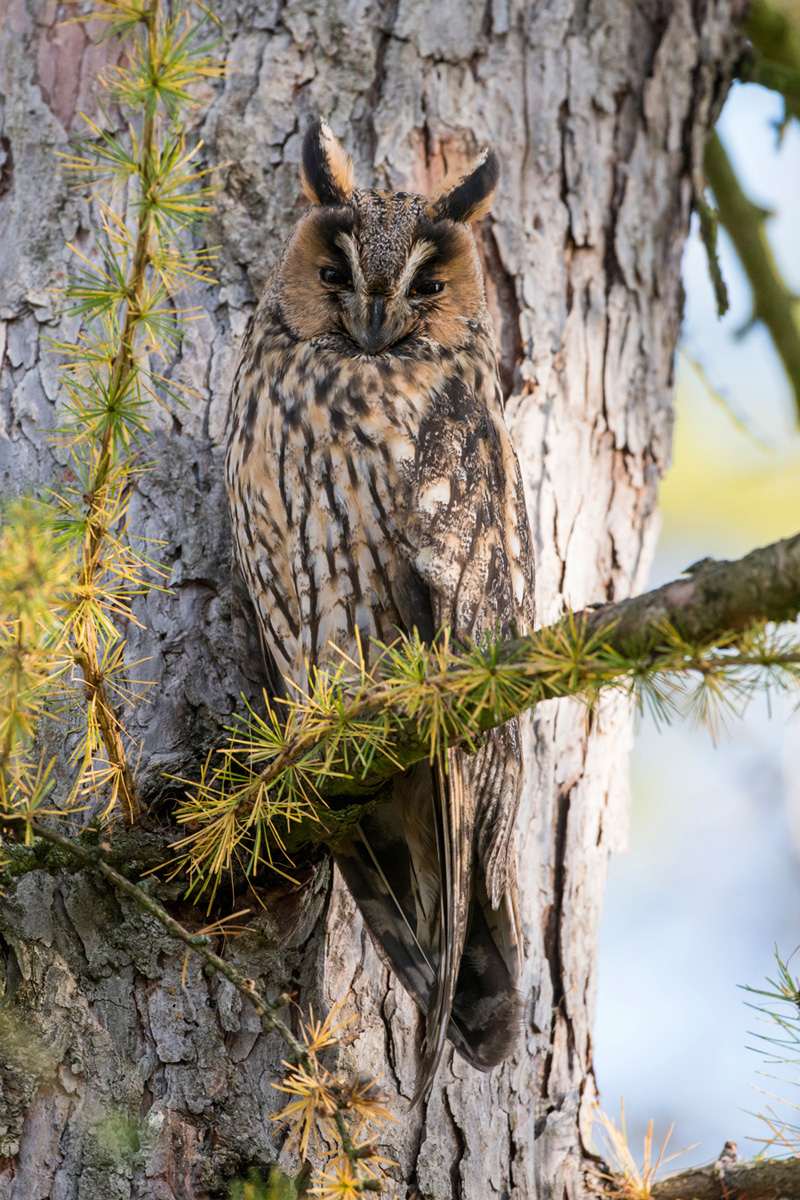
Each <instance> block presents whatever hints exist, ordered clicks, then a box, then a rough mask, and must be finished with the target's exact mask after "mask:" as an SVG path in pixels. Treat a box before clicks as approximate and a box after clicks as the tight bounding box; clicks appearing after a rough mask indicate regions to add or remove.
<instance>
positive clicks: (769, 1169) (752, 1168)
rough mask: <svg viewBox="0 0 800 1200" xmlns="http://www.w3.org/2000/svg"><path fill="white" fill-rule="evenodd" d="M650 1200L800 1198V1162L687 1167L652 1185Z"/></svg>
mask: <svg viewBox="0 0 800 1200" xmlns="http://www.w3.org/2000/svg"><path fill="white" fill-rule="evenodd" d="M650 1194H651V1196H652V1200H687V1197H691V1200H775V1197H779V1196H783V1197H790V1196H800V1158H764V1159H760V1160H757V1161H756V1162H743V1163H737V1162H730V1163H726V1162H724V1161H723V1160H720V1161H719V1162H715V1163H711V1164H710V1165H709V1166H707V1167H690V1168H689V1169H688V1170H686V1171H679V1172H676V1174H675V1175H669V1176H667V1178H666V1179H662V1180H661V1182H660V1183H656V1184H654V1185H653V1190H652V1192H651V1193H650Z"/></svg>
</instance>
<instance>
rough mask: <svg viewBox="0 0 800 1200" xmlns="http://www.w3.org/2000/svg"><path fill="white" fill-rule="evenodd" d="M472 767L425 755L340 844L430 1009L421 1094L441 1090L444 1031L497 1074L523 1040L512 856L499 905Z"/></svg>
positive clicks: (399, 968)
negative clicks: (486, 863)
mask: <svg viewBox="0 0 800 1200" xmlns="http://www.w3.org/2000/svg"><path fill="white" fill-rule="evenodd" d="M465 770H466V764H465V762H464V759H463V758H462V757H461V755H458V759H457V761H456V762H455V763H454V764H448V771H447V772H446V773H445V772H444V770H443V769H442V770H441V771H438V772H437V766H434V767H433V768H431V767H430V766H429V765H428V763H419V764H418V765H417V766H416V767H413V768H412V769H411V770H409V771H406V772H404V774H403V775H399V776H397V777H396V778H395V781H394V797H393V800H392V802H391V803H388V804H382V805H379V806H378V807H376V808H375V809H373V810H372V811H371V812H370V813H368V814H367V815H365V816H364V817H363V818H362V820H361V822H360V824H359V825H358V826H356V827H355V829H353V830H352V831H351V832H350V834H349V836H348V837H347V838H346V839H344V840H343V841H341V842H340V843H339V844H338V845H337V847H336V849H335V851H334V854H335V858H336V861H337V864H338V866H339V869H340V871H341V872H342V875H343V876H344V879H345V882H346V883H347V886H348V888H349V889H350V892H351V893H352V895H353V897H354V899H355V901H356V903H357V904H358V906H359V908H360V909H361V913H362V915H363V917H364V920H365V921H366V924H367V927H368V928H369V931H370V933H371V934H372V937H373V940H374V942H375V944H376V947H377V949H378V953H379V954H380V956H381V958H382V959H383V961H384V962H385V963H386V965H387V966H388V967H389V968H390V969H391V970H392V971H393V972H394V973H395V975H396V976H397V977H398V978H399V979H400V982H401V983H402V984H403V987H404V988H405V989H406V991H407V992H409V993H410V995H411V996H412V997H413V999H414V1000H415V1002H416V1004H417V1005H418V1007H419V1008H420V1009H421V1010H422V1012H423V1013H425V1014H426V1016H427V1020H426V1041H425V1046H424V1050H423V1055H422V1062H421V1064H420V1068H419V1072H418V1077H417V1081H416V1088H415V1100H420V1099H422V1098H424V1096H425V1095H426V1094H427V1092H428V1091H429V1090H430V1087H431V1084H432V1082H433V1077H434V1075H435V1073H436V1068H437V1066H438V1064H439V1061H440V1059H441V1055H442V1051H443V1049H444V1042H445V1036H446V1037H449V1039H450V1041H451V1042H453V1044H454V1045H455V1046H456V1048H457V1049H458V1051H459V1053H460V1054H462V1055H463V1056H464V1058H466V1059H467V1061H468V1062H470V1063H471V1064H472V1065H473V1066H475V1067H477V1068H478V1069H479V1070H482V1071H488V1070H490V1069H491V1067H493V1066H495V1065H496V1064H497V1063H498V1062H501V1061H502V1060H503V1059H504V1058H505V1057H506V1056H507V1055H508V1054H509V1053H510V1051H511V1050H512V1049H513V1046H514V1043H515V1041H516V1039H517V1036H518V1030H519V1024H520V1009H521V1002H520V997H519V992H518V991H517V982H518V979H519V950H518V921H517V918H516V914H515V909H514V904H513V897H514V895H515V887H514V880H513V864H512V865H511V868H510V869H511V875H510V877H509V887H508V889H507V891H506V892H505V894H504V895H503V896H502V897H501V899H500V903H499V905H498V907H497V909H493V908H492V906H491V903H490V901H489V898H488V895H487V887H486V882H485V879H484V878H483V871H482V868H481V866H480V864H479V863H475V862H474V860H473V859H472V858H471V857H470V856H471V855H472V845H471V826H472V803H473V801H472V797H471V794H470V790H469V780H468V778H465ZM437 773H438V775H439V779H438V780H437V779H436V778H434V776H435V775H436V774H437ZM442 882H444V884H445V886H444V887H442V886H441V885H442ZM451 1006H452V1010H451ZM443 1030H444V1032H443Z"/></svg>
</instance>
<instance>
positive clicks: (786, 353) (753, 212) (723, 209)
mask: <svg viewBox="0 0 800 1200" xmlns="http://www.w3.org/2000/svg"><path fill="white" fill-rule="evenodd" d="M705 171H706V178H707V180H708V183H709V185H710V186H711V189H712V191H713V192H714V198H715V200H716V202H717V209H718V212H719V221H720V224H721V225H722V226H723V228H724V229H725V230H726V231H727V233H728V235H729V237H730V239H731V241H732V242H733V246H734V249H735V250H736V253H737V255H738V256H739V259H740V261H741V264H742V266H743V267H744V270H745V273H746V275H747V278H748V280H749V283H750V287H751V289H752V293H753V320H756V321H762V322H763V324H764V325H765V326H766V328H767V330H768V332H769V335H770V337H771V338H772V340H773V342H774V343H775V349H776V350H777V351H778V355H779V356H780V359H781V362H782V363H783V366H784V369H785V371H786V374H787V376H788V377H789V382H790V383H791V385H792V389H793V391H794V397H795V406H796V408H797V412H798V416H799V417H800V325H799V324H798V318H797V312H796V309H797V298H796V297H795V296H794V295H793V293H792V292H791V291H790V289H789V287H788V286H787V284H786V282H785V280H784V278H783V276H782V275H781V273H780V270H779V268H778V264H777V263H776V261H775V256H774V254H773V253H772V247H771V246H770V244H769V239H768V237H767V231H766V220H767V217H768V216H769V213H767V212H765V211H764V209H763V208H759V207H758V205H757V204H753V202H752V201H751V200H749V199H748V198H747V196H745V194H744V192H743V191H742V189H741V186H740V184H739V180H738V179H737V178H736V173H735V172H734V170H733V167H732V166H731V164H730V162H729V160H728V156H727V154H726V153H725V150H724V147H723V145H722V142H721V141H720V139H719V137H718V136H717V134H716V133H712V134H711V137H710V138H709V139H708V145H707V147H706V154H705Z"/></svg>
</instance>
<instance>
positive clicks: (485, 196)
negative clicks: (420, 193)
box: [428, 147, 500, 221]
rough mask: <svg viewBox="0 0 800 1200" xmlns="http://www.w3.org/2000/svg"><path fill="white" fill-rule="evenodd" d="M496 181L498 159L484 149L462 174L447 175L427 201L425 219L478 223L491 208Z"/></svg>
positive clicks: (498, 166)
mask: <svg viewBox="0 0 800 1200" xmlns="http://www.w3.org/2000/svg"><path fill="white" fill-rule="evenodd" d="M499 179H500V159H499V158H498V157H497V155H496V154H495V152H494V150H491V149H489V148H488V147H487V149H486V150H484V151H483V153H482V154H481V155H480V157H479V158H478V159H477V161H476V162H474V163H473V164H472V166H471V167H470V169H469V170H468V171H467V172H466V173H462V174H460V175H448V176H447V178H446V179H445V181H444V183H443V184H442V186H441V187H440V188H439V190H438V192H437V193H436V195H435V196H432V197H431V199H430V201H429V202H428V216H429V217H433V218H434V219H436V218H437V217H446V218H447V219H448V220H450V221H479V220H480V219H481V217H485V216H486V214H487V213H488V212H489V210H490V209H491V207H492V201H493V200H494V194H495V192H496V191H497V184H498V180H499Z"/></svg>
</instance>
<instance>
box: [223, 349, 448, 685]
mask: <svg viewBox="0 0 800 1200" xmlns="http://www.w3.org/2000/svg"><path fill="white" fill-rule="evenodd" d="M453 369H454V364H453V363H452V362H450V361H448V362H447V363H446V364H443V363H442V362H436V361H430V362H425V361H422V362H420V361H417V360H415V361H413V362H412V361H411V360H410V359H404V358H401V357H399V356H395V357H389V356H384V357H383V358H382V359H380V360H377V361H373V362H369V361H361V360H358V359H342V357H341V356H340V355H337V354H335V353H334V352H332V351H326V350H325V349H320V348H319V347H309V346H307V345H305V346H295V347H293V348H292V351H291V353H288V354H287V353H286V349H285V347H284V352H283V353H280V354H279V353H278V351H277V350H271V351H267V352H266V353H265V354H261V353H259V352H257V351H256V352H255V353H253V354H251V355H248V356H245V358H244V359H243V363H242V370H241V371H240V374H239V378H238V379H237V385H236V388H235V393H234V404H233V410H232V427H231V438H230V441H229V449H228V464H227V472H228V484H229V488H230V490H231V494H232V498H233V503H234V506H235V511H236V518H237V519H236V521H235V530H236V555H237V559H238V561H239V565H240V568H241V569H242V571H243V573H244V576H245V579H246V582H247V584H248V587H249V590H250V592H251V595H252V596H253V597H254V598H256V599H257V606H258V609H259V617H260V619H261V621H262V622H263V627H264V628H265V629H266V630H267V631H268V632H269V641H270V648H271V650H272V652H273V654H274V655H275V657H276V661H277V665H278V668H279V670H280V671H281V672H282V673H284V674H287V675H289V676H290V677H291V678H292V679H294V680H295V681H297V682H301V683H304V682H305V663H306V661H307V662H308V663H309V664H312V665H318V666H319V665H322V664H323V663H325V662H326V661H330V660H331V659H335V658H336V653H335V650H334V649H333V647H337V646H338V647H339V648H341V649H343V650H345V651H346V652H347V653H348V654H352V653H353V652H354V649H355V646H356V639H357V634H356V630H357V631H358V635H359V636H360V638H361V642H362V645H363V646H364V647H365V648H366V647H367V646H368V642H369V639H370V638H376V639H378V640H379V641H383V642H387V641H388V642H391V641H393V640H394V639H395V638H396V637H397V635H398V630H399V629H401V628H402V625H403V623H402V620H401V618H400V614H399V613H398V611H397V607H396V605H395V602H394V599H393V591H394V583H395V572H396V567H397V559H398V551H402V546H403V540H404V536H403V528H402V524H403V521H402V517H403V514H402V511H398V505H399V504H401V503H402V493H403V487H404V480H405V479H407V477H408V473H409V465H410V464H411V463H412V462H413V460H414V455H415V452H416V440H417V433H418V430H419V427H420V423H421V421H422V419H423V418H424V416H425V414H426V413H427V412H428V410H429V409H430V406H431V404H432V403H435V397H436V394H437V388H439V387H440V386H441V385H442V382H443V379H444V375H443V372H444V371H446V370H449V371H451V372H452V370H453Z"/></svg>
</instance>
